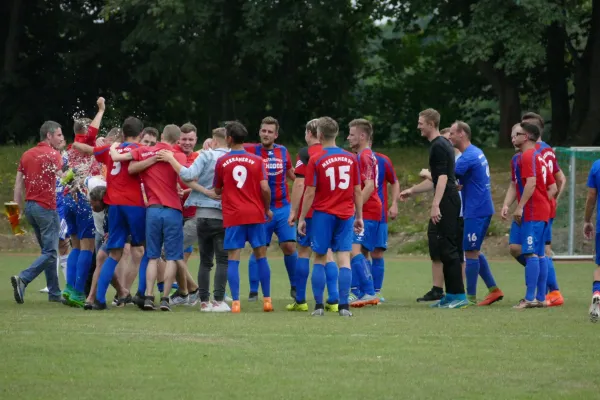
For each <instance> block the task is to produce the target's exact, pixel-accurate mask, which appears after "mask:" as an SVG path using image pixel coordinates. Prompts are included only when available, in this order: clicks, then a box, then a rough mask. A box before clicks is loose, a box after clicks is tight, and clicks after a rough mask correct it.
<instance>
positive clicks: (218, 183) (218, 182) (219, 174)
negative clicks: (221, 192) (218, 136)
mask: <svg viewBox="0 0 600 400" xmlns="http://www.w3.org/2000/svg"><path fill="white" fill-rule="evenodd" d="M213 187H214V188H215V189H222V188H223V167H222V163H220V162H219V161H218V160H217V165H215V177H214V179H213Z"/></svg>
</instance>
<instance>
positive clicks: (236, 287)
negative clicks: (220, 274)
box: [227, 260, 240, 301]
mask: <svg viewBox="0 0 600 400" xmlns="http://www.w3.org/2000/svg"><path fill="white" fill-rule="evenodd" d="M227 283H228V284H229V290H231V298H232V299H233V300H235V301H239V300H240V261H239V260H237V261H234V260H229V261H227Z"/></svg>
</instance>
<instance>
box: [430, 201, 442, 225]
mask: <svg viewBox="0 0 600 400" xmlns="http://www.w3.org/2000/svg"><path fill="white" fill-rule="evenodd" d="M441 219H442V212H441V211H440V206H439V205H437V204H432V205H431V222H433V223H434V224H437V223H438V222H440V220H441Z"/></svg>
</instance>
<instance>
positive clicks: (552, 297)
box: [546, 290, 565, 307]
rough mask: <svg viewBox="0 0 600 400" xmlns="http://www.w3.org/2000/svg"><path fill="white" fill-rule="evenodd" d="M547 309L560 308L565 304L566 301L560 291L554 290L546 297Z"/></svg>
mask: <svg viewBox="0 0 600 400" xmlns="http://www.w3.org/2000/svg"><path fill="white" fill-rule="evenodd" d="M546 304H547V307H558V306H562V305H563V304H565V299H564V298H563V297H562V294H560V292H559V291H558V290H554V291H552V292H550V293H548V294H547V295H546Z"/></svg>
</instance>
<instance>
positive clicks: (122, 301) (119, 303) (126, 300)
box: [117, 294, 133, 307]
mask: <svg viewBox="0 0 600 400" xmlns="http://www.w3.org/2000/svg"><path fill="white" fill-rule="evenodd" d="M128 304H133V298H132V297H131V294H128V295H127V296H125V297H120V298H119V299H118V300H117V307H125V306H126V305H128Z"/></svg>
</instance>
